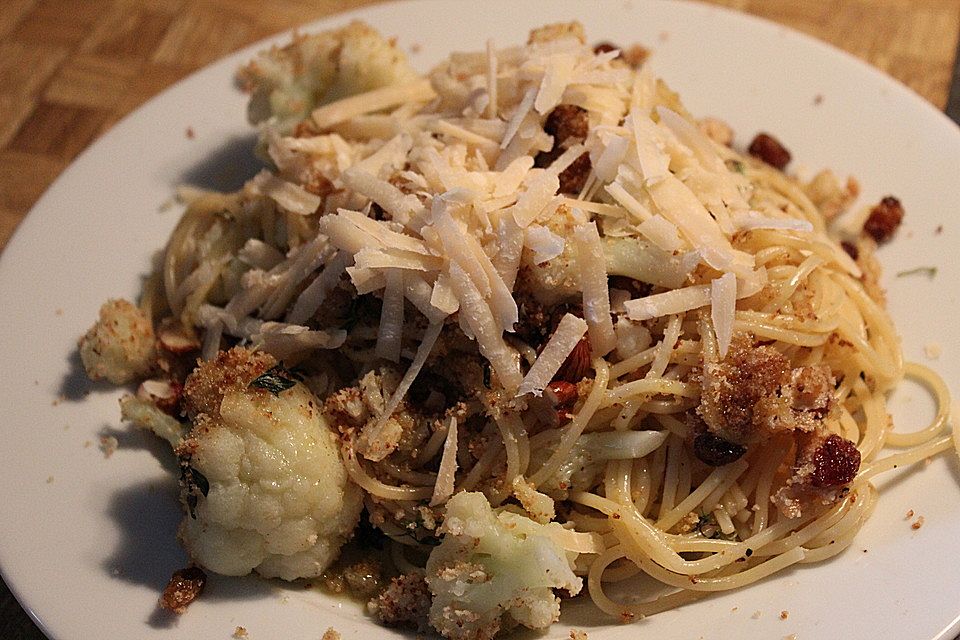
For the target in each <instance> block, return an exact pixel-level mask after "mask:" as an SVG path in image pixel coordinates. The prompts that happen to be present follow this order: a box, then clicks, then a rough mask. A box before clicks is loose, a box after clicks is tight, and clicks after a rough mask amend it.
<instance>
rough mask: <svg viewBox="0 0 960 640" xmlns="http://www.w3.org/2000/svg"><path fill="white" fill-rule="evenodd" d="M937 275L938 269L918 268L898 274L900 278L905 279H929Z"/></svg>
mask: <svg viewBox="0 0 960 640" xmlns="http://www.w3.org/2000/svg"><path fill="white" fill-rule="evenodd" d="M936 275H937V268H936V267H917V268H916V269H907V270H906V271H898V272H897V277H898V278H903V277H906V276H927V277H928V278H933V277H934V276H936Z"/></svg>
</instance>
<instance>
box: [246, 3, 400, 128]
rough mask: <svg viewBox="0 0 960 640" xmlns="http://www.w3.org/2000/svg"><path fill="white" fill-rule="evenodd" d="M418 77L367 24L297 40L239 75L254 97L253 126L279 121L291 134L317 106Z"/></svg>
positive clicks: (268, 53)
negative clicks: (269, 119) (272, 120)
mask: <svg viewBox="0 0 960 640" xmlns="http://www.w3.org/2000/svg"><path fill="white" fill-rule="evenodd" d="M416 77H417V75H416V73H415V72H414V71H413V69H412V68H411V67H410V65H409V63H408V62H407V59H406V56H405V55H404V54H403V52H402V51H401V50H400V49H398V48H397V47H396V45H395V44H394V43H393V42H392V41H390V40H387V39H386V38H384V37H383V36H381V35H380V34H379V33H378V32H377V31H376V30H374V29H373V28H371V27H370V26H369V25H367V24H364V23H363V22H359V21H354V22H351V23H350V24H348V25H347V26H346V27H343V28H342V29H336V30H331V31H325V32H323V33H318V34H312V35H296V36H294V39H293V42H292V43H291V44H289V45H287V46H285V47H283V48H278V47H274V48H272V49H270V50H269V51H264V52H262V53H261V54H260V55H258V56H257V58H256V59H255V60H253V61H252V62H251V63H250V64H248V65H247V66H245V67H244V68H242V69H241V70H240V73H239V75H238V79H239V81H240V82H241V84H242V85H243V86H244V87H245V89H246V90H247V91H249V92H250V93H251V94H252V97H251V99H250V105H249V108H248V114H247V115H248V117H249V119H250V122H251V123H253V124H256V123H259V122H261V121H263V120H267V119H268V118H271V117H274V118H276V121H277V124H278V126H279V129H280V130H281V131H282V132H288V131H289V130H291V129H292V128H293V126H294V125H296V124H297V123H298V122H300V121H301V120H303V119H304V118H306V117H307V115H308V114H309V113H310V112H311V111H312V110H313V109H314V108H315V107H316V106H318V105H320V104H324V103H326V102H331V101H333V100H338V99H340V98H344V97H346V96H350V95H353V94H356V93H363V92H365V91H370V90H373V89H376V88H379V87H385V86H388V85H391V84H397V83H401V82H407V81H410V80H413V79H415V78H416Z"/></svg>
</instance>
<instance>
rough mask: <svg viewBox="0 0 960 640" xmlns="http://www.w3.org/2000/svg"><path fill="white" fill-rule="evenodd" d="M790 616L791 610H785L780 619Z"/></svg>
mask: <svg viewBox="0 0 960 640" xmlns="http://www.w3.org/2000/svg"><path fill="white" fill-rule="evenodd" d="M789 617H790V612H789V611H786V610H784V611H781V612H780V619H781V620H786V619H787V618H789Z"/></svg>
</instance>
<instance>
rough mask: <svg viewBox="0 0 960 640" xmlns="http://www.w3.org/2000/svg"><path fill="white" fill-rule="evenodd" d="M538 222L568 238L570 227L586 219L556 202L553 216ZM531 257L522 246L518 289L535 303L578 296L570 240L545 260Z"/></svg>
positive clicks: (575, 265) (578, 285)
mask: <svg viewBox="0 0 960 640" xmlns="http://www.w3.org/2000/svg"><path fill="white" fill-rule="evenodd" d="M542 222H543V225H544V226H545V227H546V228H547V229H549V230H550V231H552V232H553V233H555V234H556V235H558V236H560V237H561V238H570V237H571V236H572V235H573V230H574V228H575V227H576V226H577V225H579V224H583V223H584V222H586V218H584V217H583V214H582V213H581V212H580V211H579V210H574V209H571V208H570V207H567V206H566V205H560V206H559V207H557V211H556V213H555V214H554V215H552V216H551V217H550V218H548V219H546V220H543V221H542ZM534 256H535V254H534V252H533V251H531V250H530V248H529V247H524V249H523V254H522V257H521V259H520V273H519V279H520V281H519V282H518V283H517V288H518V289H522V290H523V291H529V292H530V293H531V294H532V295H533V297H534V298H536V300H537V302H539V303H541V304H544V305H548V306H553V305H555V304H559V303H560V302H564V301H567V300H572V299H577V298H578V297H579V295H580V272H579V271H578V270H577V260H576V250H575V249H574V248H573V243H572V242H567V243H565V244H564V247H563V251H562V252H561V253H560V255H558V256H556V257H555V258H551V259H550V260H547V261H545V262H540V263H537V262H536V261H535V257H534Z"/></svg>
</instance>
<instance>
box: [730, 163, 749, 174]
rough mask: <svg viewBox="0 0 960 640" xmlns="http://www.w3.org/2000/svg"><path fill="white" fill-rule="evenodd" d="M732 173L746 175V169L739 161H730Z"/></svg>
mask: <svg viewBox="0 0 960 640" xmlns="http://www.w3.org/2000/svg"><path fill="white" fill-rule="evenodd" d="M728 165H729V167H730V170H731V171H736V172H737V173H740V174H744V173H746V167H745V166H744V165H743V163H742V162H741V161H739V160H730V161H729V162H728Z"/></svg>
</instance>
